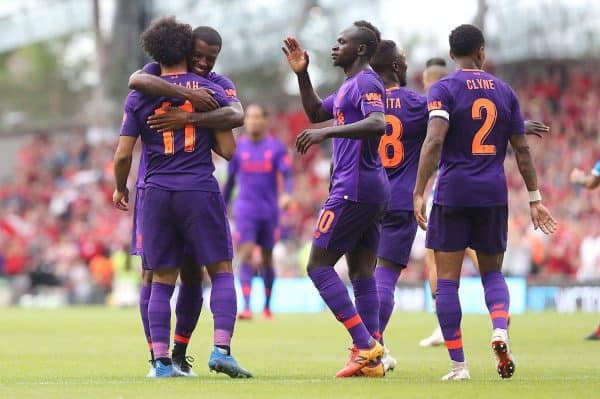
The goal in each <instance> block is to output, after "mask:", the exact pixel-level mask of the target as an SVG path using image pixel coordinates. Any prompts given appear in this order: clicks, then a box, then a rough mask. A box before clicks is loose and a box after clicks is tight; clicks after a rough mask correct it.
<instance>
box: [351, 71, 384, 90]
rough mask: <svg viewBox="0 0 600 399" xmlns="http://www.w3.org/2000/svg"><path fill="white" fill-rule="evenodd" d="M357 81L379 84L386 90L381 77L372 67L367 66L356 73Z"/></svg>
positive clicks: (373, 84) (363, 83)
mask: <svg viewBox="0 0 600 399" xmlns="http://www.w3.org/2000/svg"><path fill="white" fill-rule="evenodd" d="M355 81H356V82H357V84H358V85H359V86H360V85H369V86H378V87H379V88H381V91H385V89H384V86H383V81H382V80H381V77H380V76H379V75H378V74H377V72H375V71H374V70H372V69H371V68H365V69H363V70H362V71H360V72H359V73H357V74H356V79H355Z"/></svg>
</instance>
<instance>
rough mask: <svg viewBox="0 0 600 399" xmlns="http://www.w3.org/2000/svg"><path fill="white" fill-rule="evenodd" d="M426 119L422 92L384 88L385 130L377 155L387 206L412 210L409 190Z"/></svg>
mask: <svg viewBox="0 0 600 399" xmlns="http://www.w3.org/2000/svg"><path fill="white" fill-rule="evenodd" d="M427 120H428V116H427V98H426V97H425V96H422V95H420V94H417V93H415V92H413V91H410V90H408V89H407V88H405V87H392V88H389V89H387V90H386V103H385V121H386V132H385V135H384V136H383V137H381V141H380V142H379V156H380V157H381V163H382V164H383V166H384V167H385V171H386V173H387V175H388V179H389V180H390V191H391V197H390V202H389V205H388V209H389V210H398V211H412V210H413V190H414V189H415V182H416V180H417V168H418V166H419V154H420V153H421V147H422V146H423V141H424V140H425V136H426V134H427Z"/></svg>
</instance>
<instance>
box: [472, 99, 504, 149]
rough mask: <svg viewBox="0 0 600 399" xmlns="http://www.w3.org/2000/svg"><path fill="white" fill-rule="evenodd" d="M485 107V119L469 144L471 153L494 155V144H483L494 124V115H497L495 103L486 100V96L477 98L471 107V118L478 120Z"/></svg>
mask: <svg viewBox="0 0 600 399" xmlns="http://www.w3.org/2000/svg"><path fill="white" fill-rule="evenodd" d="M484 109H485V120H484V121H483V125H481V127H480V128H479V130H478V131H477V133H475V137H473V143H472V144H471V150H472V151H473V155H495V154H496V146H495V145H493V144H483V142H484V141H485V139H486V138H487V136H488V135H489V134H490V132H491V131H492V129H493V128H494V125H495V124H496V117H497V116H498V110H497V109H496V105H495V104H494V103H493V102H492V101H490V100H488V99H487V98H478V99H477V100H475V102H474V103H473V107H472V108H471V117H472V118H473V120H479V119H481V118H482V117H483V115H482V111H483V110H484Z"/></svg>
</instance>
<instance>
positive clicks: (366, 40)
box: [353, 20, 381, 59]
mask: <svg viewBox="0 0 600 399" xmlns="http://www.w3.org/2000/svg"><path fill="white" fill-rule="evenodd" d="M353 25H354V26H355V27H356V28H358V31H359V34H360V41H361V44H365V45H366V46H367V53H366V56H367V58H368V59H371V57H373V55H374V54H375V52H376V51H377V47H379V43H380V42H381V32H380V31H379V29H377V28H376V27H375V26H374V25H373V24H372V23H370V22H368V21H365V20H360V21H356V22H354V24H353Z"/></svg>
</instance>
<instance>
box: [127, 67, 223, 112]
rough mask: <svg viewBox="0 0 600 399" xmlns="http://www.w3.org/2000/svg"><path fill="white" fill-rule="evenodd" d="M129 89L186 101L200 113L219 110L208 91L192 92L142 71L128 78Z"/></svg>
mask: <svg viewBox="0 0 600 399" xmlns="http://www.w3.org/2000/svg"><path fill="white" fill-rule="evenodd" d="M129 88H130V89H131V90H137V91H139V92H141V93H144V94H147V95H149V96H166V97H174V98H181V99H183V100H188V101H189V102H191V103H192V106H193V107H194V109H197V110H200V111H213V110H216V109H217V108H219V103H218V102H217V100H215V99H214V98H213V94H214V92H213V91H212V90H210V89H205V88H201V89H200V90H192V89H189V88H186V87H183V86H179V85H176V84H173V83H169V82H167V81H165V80H164V79H161V78H160V77H158V76H154V75H151V74H149V73H146V72H144V71H142V70H139V71H136V72H134V73H133V74H132V75H131V76H130V77H129Z"/></svg>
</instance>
